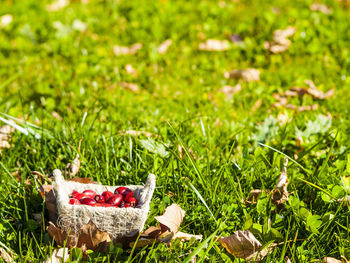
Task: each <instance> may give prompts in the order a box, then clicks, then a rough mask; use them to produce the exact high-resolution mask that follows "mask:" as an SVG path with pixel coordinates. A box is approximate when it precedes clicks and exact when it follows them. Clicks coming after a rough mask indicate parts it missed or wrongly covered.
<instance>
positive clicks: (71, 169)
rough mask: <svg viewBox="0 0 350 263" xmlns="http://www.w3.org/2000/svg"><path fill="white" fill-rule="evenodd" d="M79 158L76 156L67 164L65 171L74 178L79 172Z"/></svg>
mask: <svg viewBox="0 0 350 263" xmlns="http://www.w3.org/2000/svg"><path fill="white" fill-rule="evenodd" d="M80 163H81V161H80V156H79V154H77V156H76V157H75V159H74V160H73V162H72V163H69V164H67V166H66V171H68V173H69V175H70V176H75V175H76V174H77V173H78V172H79V170H80Z"/></svg>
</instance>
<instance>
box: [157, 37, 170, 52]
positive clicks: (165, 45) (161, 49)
mask: <svg viewBox="0 0 350 263" xmlns="http://www.w3.org/2000/svg"><path fill="white" fill-rule="evenodd" d="M172 43H173V41H172V40H171V39H167V40H165V41H164V42H163V43H161V44H160V45H159V46H158V49H157V50H158V53H159V54H165V53H166V52H167V51H168V48H169V47H170V46H171V44H172Z"/></svg>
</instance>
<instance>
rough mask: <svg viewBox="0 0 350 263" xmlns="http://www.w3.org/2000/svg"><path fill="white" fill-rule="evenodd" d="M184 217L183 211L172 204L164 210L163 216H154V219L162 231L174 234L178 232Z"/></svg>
mask: <svg viewBox="0 0 350 263" xmlns="http://www.w3.org/2000/svg"><path fill="white" fill-rule="evenodd" d="M184 216H185V211H184V210H182V208H181V207H180V206H179V205H178V204H172V205H171V206H168V207H167V208H166V209H165V212H164V214H163V215H161V216H156V217H154V219H156V220H157V221H158V222H159V223H160V227H161V229H162V230H163V229H166V230H169V231H170V232H171V233H173V234H175V233H177V232H178V231H179V228H180V225H181V223H182V220H183V218H184Z"/></svg>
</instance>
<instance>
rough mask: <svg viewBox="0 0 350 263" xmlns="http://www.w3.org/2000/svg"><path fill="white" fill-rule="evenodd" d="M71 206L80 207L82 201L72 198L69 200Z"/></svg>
mask: <svg viewBox="0 0 350 263" xmlns="http://www.w3.org/2000/svg"><path fill="white" fill-rule="evenodd" d="M69 204H71V205H80V204H81V203H80V201H79V200H78V199H75V198H71V199H69Z"/></svg>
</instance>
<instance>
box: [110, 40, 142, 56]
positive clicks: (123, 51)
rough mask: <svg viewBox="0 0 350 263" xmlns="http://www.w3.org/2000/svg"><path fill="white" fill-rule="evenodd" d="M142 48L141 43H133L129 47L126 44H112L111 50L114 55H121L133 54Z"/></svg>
mask: <svg viewBox="0 0 350 263" xmlns="http://www.w3.org/2000/svg"><path fill="white" fill-rule="evenodd" d="M141 48H142V44H141V43H135V44H133V45H131V46H129V47H126V46H114V47H113V52H114V54H115V55H116V56H123V55H135V54H136V53H137V51H139V50H140V49H141Z"/></svg>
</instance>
